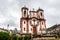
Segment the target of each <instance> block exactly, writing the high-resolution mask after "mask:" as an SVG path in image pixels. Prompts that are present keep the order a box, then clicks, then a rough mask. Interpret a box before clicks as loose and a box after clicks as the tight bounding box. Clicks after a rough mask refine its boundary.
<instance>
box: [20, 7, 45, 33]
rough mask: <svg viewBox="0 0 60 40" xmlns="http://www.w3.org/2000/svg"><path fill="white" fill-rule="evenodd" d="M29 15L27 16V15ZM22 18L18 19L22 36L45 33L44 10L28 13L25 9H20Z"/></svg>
mask: <svg viewBox="0 0 60 40" xmlns="http://www.w3.org/2000/svg"><path fill="white" fill-rule="evenodd" d="M28 13H29V14H28ZM21 14H22V17H21V19H20V29H21V30H20V31H21V33H22V34H26V33H30V34H42V33H46V20H45V18H44V10H43V9H40V8H39V9H38V10H36V11H34V10H32V11H29V9H28V8H27V7H22V8H21Z"/></svg>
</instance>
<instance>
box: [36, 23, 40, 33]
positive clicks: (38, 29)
mask: <svg viewBox="0 0 60 40" xmlns="http://www.w3.org/2000/svg"><path fill="white" fill-rule="evenodd" d="M40 33H41V31H40V22H39V25H38V26H37V34H40Z"/></svg>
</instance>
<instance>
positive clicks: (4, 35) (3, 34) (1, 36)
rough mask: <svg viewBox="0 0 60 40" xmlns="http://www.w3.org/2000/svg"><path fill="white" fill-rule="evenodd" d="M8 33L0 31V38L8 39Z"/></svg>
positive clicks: (0, 39) (1, 39) (2, 39)
mask: <svg viewBox="0 0 60 40" xmlns="http://www.w3.org/2000/svg"><path fill="white" fill-rule="evenodd" d="M9 38H10V35H9V33H7V32H0V40H9Z"/></svg>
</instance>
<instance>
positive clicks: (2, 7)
mask: <svg viewBox="0 0 60 40" xmlns="http://www.w3.org/2000/svg"><path fill="white" fill-rule="evenodd" d="M24 5H26V6H27V7H28V8H29V10H32V9H33V8H34V9H35V10H37V9H38V8H39V7H40V8H42V9H43V10H44V15H45V18H46V25H47V27H51V26H52V25H54V24H56V23H57V24H59V23H60V21H59V20H60V0H0V24H4V25H7V24H10V26H13V27H16V28H19V26H20V25H19V23H20V18H21V16H22V15H21V14H22V13H21V8H22V7H23V6H24Z"/></svg>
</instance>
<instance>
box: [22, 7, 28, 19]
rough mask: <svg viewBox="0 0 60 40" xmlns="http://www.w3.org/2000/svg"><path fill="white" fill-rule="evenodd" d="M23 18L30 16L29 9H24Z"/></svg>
mask: <svg viewBox="0 0 60 40" xmlns="http://www.w3.org/2000/svg"><path fill="white" fill-rule="evenodd" d="M21 11H22V17H23V18H26V17H27V16H28V8H27V7H22V9H21Z"/></svg>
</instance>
